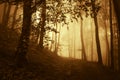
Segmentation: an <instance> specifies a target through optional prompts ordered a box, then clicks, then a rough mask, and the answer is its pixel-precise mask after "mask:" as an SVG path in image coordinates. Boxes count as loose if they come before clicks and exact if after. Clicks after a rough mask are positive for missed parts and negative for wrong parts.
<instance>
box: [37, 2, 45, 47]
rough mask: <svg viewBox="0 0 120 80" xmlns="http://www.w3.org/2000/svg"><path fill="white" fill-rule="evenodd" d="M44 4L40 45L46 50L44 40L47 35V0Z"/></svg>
mask: <svg viewBox="0 0 120 80" xmlns="http://www.w3.org/2000/svg"><path fill="white" fill-rule="evenodd" d="M42 4H43V5H42V13H41V18H42V21H41V23H42V25H41V31H40V43H39V45H40V48H41V49H43V48H44V46H43V40H44V39H43V38H44V34H45V25H46V23H45V21H46V0H44V1H43V3H42Z"/></svg>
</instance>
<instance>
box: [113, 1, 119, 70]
mask: <svg viewBox="0 0 120 80" xmlns="http://www.w3.org/2000/svg"><path fill="white" fill-rule="evenodd" d="M113 4H114V9H115V12H116V16H117V22H118V66H119V71H120V0H113Z"/></svg>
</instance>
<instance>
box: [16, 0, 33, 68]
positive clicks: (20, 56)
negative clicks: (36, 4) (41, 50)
mask: <svg viewBox="0 0 120 80" xmlns="http://www.w3.org/2000/svg"><path fill="white" fill-rule="evenodd" d="M31 2H32V0H24V1H23V4H24V5H23V27H22V33H21V36H20V40H19V44H18V47H17V51H16V56H15V61H16V64H17V65H18V66H24V65H25V64H26V63H27V59H26V54H27V52H28V46H29V36H30V26H31Z"/></svg>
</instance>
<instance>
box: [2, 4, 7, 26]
mask: <svg viewBox="0 0 120 80" xmlns="http://www.w3.org/2000/svg"><path fill="white" fill-rule="evenodd" d="M3 10H4V11H3V15H2V24H3V25H4V22H5V15H6V10H7V3H6V2H5V3H4V9H3Z"/></svg>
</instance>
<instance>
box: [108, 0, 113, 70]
mask: <svg viewBox="0 0 120 80" xmlns="http://www.w3.org/2000/svg"><path fill="white" fill-rule="evenodd" d="M109 6H110V9H109V14H110V17H109V20H110V33H111V38H110V44H111V50H110V51H111V52H110V57H111V61H110V62H111V65H110V67H111V69H114V53H113V28H112V4H111V0H109Z"/></svg>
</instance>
